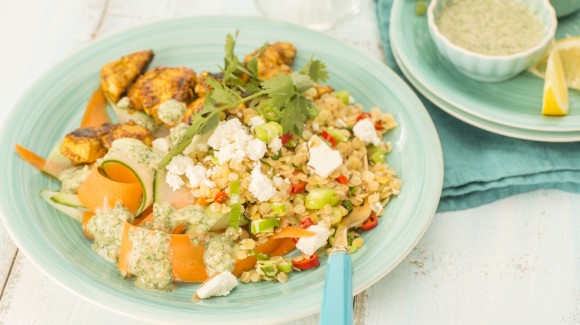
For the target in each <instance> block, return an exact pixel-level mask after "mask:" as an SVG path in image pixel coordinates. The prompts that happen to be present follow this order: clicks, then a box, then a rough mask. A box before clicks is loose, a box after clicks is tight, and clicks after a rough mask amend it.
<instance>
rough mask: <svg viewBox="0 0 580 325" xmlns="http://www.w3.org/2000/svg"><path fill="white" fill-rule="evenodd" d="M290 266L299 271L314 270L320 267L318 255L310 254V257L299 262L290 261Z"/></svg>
mask: <svg viewBox="0 0 580 325" xmlns="http://www.w3.org/2000/svg"><path fill="white" fill-rule="evenodd" d="M292 265H293V266H294V267H295V268H297V269H301V270H309V269H314V268H317V267H319V266H320V260H319V259H318V255H316V254H312V255H311V256H309V257H307V258H304V259H302V260H300V261H298V262H297V261H296V260H292Z"/></svg>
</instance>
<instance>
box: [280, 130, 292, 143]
mask: <svg viewBox="0 0 580 325" xmlns="http://www.w3.org/2000/svg"><path fill="white" fill-rule="evenodd" d="M280 140H282V144H286V143H288V142H289V141H290V140H292V133H290V132H288V133H286V134H282V135H281V136H280Z"/></svg>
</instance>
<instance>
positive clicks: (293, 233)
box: [270, 227, 315, 239]
mask: <svg viewBox="0 0 580 325" xmlns="http://www.w3.org/2000/svg"><path fill="white" fill-rule="evenodd" d="M314 235H315V233H314V232H312V231H308V230H304V229H302V228H298V227H286V228H283V229H282V231H280V232H278V233H276V234H274V235H273V236H272V237H270V239H279V238H298V237H312V236H314Z"/></svg>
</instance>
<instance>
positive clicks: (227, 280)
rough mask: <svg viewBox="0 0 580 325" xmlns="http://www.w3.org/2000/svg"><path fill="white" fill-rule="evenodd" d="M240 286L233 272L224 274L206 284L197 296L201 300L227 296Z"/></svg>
mask: <svg viewBox="0 0 580 325" xmlns="http://www.w3.org/2000/svg"><path fill="white" fill-rule="evenodd" d="M237 286H238V279H236V277H235V276H234V275H233V274H232V273H231V272H227V271H226V272H222V273H220V274H218V275H216V276H214V277H213V278H211V279H209V280H207V281H206V282H204V283H203V284H202V285H201V286H200V287H199V289H197V291H196V294H197V296H198V297H199V299H206V298H209V297H221V296H227V295H229V294H230V292H231V291H232V290H233V289H234V288H235V287H237Z"/></svg>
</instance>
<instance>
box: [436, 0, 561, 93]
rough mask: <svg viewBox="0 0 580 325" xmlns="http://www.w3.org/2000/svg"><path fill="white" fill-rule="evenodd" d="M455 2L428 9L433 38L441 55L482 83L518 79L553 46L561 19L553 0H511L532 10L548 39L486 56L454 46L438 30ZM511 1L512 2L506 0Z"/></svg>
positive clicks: (448, 0) (441, 2) (444, 0)
mask: <svg viewBox="0 0 580 325" xmlns="http://www.w3.org/2000/svg"><path fill="white" fill-rule="evenodd" d="M453 1H454V0H432V1H431V4H430V5H429V8H428V10H427V20H428V25H429V32H430V33H431V38H432V39H433V41H434V42H435V46H436V47H437V49H438V50H439V52H440V53H441V54H442V55H443V56H444V57H445V58H447V59H448V60H449V61H450V62H451V63H452V64H453V65H454V66H455V67H456V68H457V70H459V72H461V73H462V74H464V75H466V76H468V77H470V78H472V79H475V80H479V81H484V82H497V81H503V80H507V79H510V78H513V77H515V76H516V75H518V74H519V73H520V72H522V71H524V70H525V69H527V68H528V67H530V66H532V65H533V64H534V63H536V62H537V61H538V60H539V59H540V57H541V56H542V54H544V52H545V51H546V50H547V49H548V47H549V46H550V44H551V43H552V39H553V38H554V36H555V34H556V27H557V25H558V20H557V18H556V12H555V11H554V8H553V7H552V5H551V4H550V1H549V0H527V1H524V0H509V1H515V2H517V3H520V4H522V5H525V6H527V7H529V8H530V9H531V10H532V11H533V12H535V13H536V14H537V15H538V17H539V18H540V20H541V21H542V23H543V24H544V37H543V38H542V40H541V41H540V42H539V43H538V44H536V45H535V46H534V47H532V48H530V49H529V50H526V51H524V52H519V53H515V54H510V55H485V54H481V53H476V52H472V51H469V50H466V49H464V48H462V47H459V46H457V45H455V44H453V43H451V42H450V41H449V40H448V39H447V38H446V37H445V36H444V35H443V34H441V32H440V31H439V28H438V27H437V24H436V23H435V18H436V17H438V15H439V14H440V13H441V10H442V9H443V8H444V7H445V6H446V5H447V4H449V3H452V2H453ZM506 1H508V0H506Z"/></svg>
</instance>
